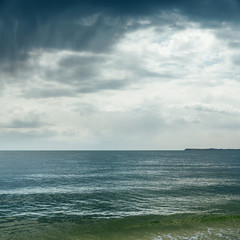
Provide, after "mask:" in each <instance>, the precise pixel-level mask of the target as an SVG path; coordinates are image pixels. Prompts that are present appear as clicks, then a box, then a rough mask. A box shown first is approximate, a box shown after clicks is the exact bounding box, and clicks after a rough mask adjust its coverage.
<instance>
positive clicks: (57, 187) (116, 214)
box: [0, 150, 240, 240]
mask: <svg viewBox="0 0 240 240" xmlns="http://www.w3.org/2000/svg"><path fill="white" fill-rule="evenodd" d="M162 239H192V240H195V239H231V240H232V239H240V151H239V150H202V151H197V150H192V151H1V152H0V240H162Z"/></svg>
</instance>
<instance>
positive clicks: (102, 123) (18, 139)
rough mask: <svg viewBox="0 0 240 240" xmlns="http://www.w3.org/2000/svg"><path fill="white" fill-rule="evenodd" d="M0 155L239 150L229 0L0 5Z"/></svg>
mask: <svg viewBox="0 0 240 240" xmlns="http://www.w3.org/2000/svg"><path fill="white" fill-rule="evenodd" d="M0 36H1V37H0V86H1V88H0V110H1V114H0V150H179V149H184V148H189V147H192V148H208V147H216V148H240V145H239V144H240V94H239V93H240V67H239V65H240V1H239V0H202V1H196V0H182V1H179V0H162V1H161V0H78V1H77V0H67V1H60V0H35V1H32V0H0Z"/></svg>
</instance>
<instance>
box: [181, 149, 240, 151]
mask: <svg viewBox="0 0 240 240" xmlns="http://www.w3.org/2000/svg"><path fill="white" fill-rule="evenodd" d="M229 150H231V151H233V150H238V151H239V150H240V149H235V148H185V149H184V151H229Z"/></svg>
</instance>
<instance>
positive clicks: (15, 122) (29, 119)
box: [0, 115, 46, 129]
mask: <svg viewBox="0 0 240 240" xmlns="http://www.w3.org/2000/svg"><path fill="white" fill-rule="evenodd" d="M42 126H46V123H44V122H43V121H41V120H40V117H39V116H37V115H32V116H31V115H28V116H26V117H24V118H13V119H12V120H11V121H10V122H9V123H5V124H1V126H0V127H1V128H5V129H34V128H40V127H42Z"/></svg>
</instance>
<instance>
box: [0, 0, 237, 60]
mask: <svg viewBox="0 0 240 240" xmlns="http://www.w3.org/2000/svg"><path fill="white" fill-rule="evenodd" d="M239 9H240V4H239V1H238V0H229V1H225V0H210V1H197V0H194V1H193V0H191V1H190V0H184V1H177V0H171V1H167V0H161V1H157V0H150V1H144V0H139V1H136V0H130V1H126V0H122V1H119V0H117V1H106V0H88V1H87V0H81V1H76V0H68V1H60V2H59V1H56V0H50V1H46V0H36V1H34V2H33V1H30V0H20V1H19V0H8V1H2V3H1V5H0V14H1V17H0V33H1V41H0V58H1V60H2V61H3V60H4V61H6V60H7V61H13V60H16V59H17V61H24V60H26V58H27V56H28V55H27V53H28V52H29V51H30V50H32V49H36V48H48V49H51V48H54V49H74V50H91V51H97V52H99V51H100V52H103V51H106V50H107V49H108V48H109V47H111V45H112V43H114V42H115V41H117V39H118V36H119V34H121V33H123V32H124V31H126V26H127V25H126V24H127V22H128V21H129V19H138V18H143V17H150V18H154V16H156V15H157V14H159V12H164V11H165V12H168V11H170V12H172V11H175V12H179V13H180V14H182V15H185V16H187V17H189V18H190V19H193V20H194V21H199V22H204V23H205V24H212V23H211V22H215V23H221V22H226V21H231V22H239V21H238V16H239V13H240V10H239ZM209 22H210V23H209Z"/></svg>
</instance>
